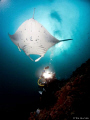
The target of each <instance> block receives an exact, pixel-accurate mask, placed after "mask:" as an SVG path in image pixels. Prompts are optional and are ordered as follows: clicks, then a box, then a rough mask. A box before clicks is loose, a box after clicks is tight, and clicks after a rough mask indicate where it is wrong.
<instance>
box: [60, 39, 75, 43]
mask: <svg viewBox="0 0 90 120" xmlns="http://www.w3.org/2000/svg"><path fill="white" fill-rule="evenodd" d="M68 40H73V39H65V40H60V42H63V41H68Z"/></svg>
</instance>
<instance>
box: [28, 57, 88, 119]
mask: <svg viewBox="0 0 90 120" xmlns="http://www.w3.org/2000/svg"><path fill="white" fill-rule="evenodd" d="M89 81H90V59H89V60H88V61H87V62H86V63H84V64H82V65H81V67H79V68H77V69H76V71H74V72H73V74H72V76H71V77H70V79H69V80H68V82H67V83H66V84H65V85H64V86H63V87H61V88H60V89H59V90H57V91H56V92H55V93H54V96H55V98H57V100H56V103H54V104H53V105H51V106H49V107H48V108H47V107H44V108H43V109H40V113H39V114H36V112H32V113H30V118H29V119H28V120H72V119H76V117H77V118H78V119H81V118H82V119H89V108H90V107H89V102H90V96H89V95H90V89H89ZM51 101H53V99H51Z"/></svg>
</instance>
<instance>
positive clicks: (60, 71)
mask: <svg viewBox="0 0 90 120" xmlns="http://www.w3.org/2000/svg"><path fill="white" fill-rule="evenodd" d="M34 8H36V10H35V20H37V21H38V22H39V23H41V24H42V25H43V26H44V27H45V28H46V29H47V30H48V31H49V32H50V33H51V34H52V35H53V36H54V37H56V38H57V39H68V38H71V39H73V40H72V41H67V42H63V43H59V44H57V45H55V46H54V47H52V48H51V49H50V50H48V51H47V53H46V54H45V56H44V57H43V58H42V59H41V60H40V61H39V62H36V63H35V62H33V61H31V60H30V59H29V57H28V56H26V55H25V53H24V52H23V51H22V52H19V50H18V48H17V46H16V45H15V44H14V43H13V42H12V41H11V40H10V38H9V36H8V33H9V34H14V33H15V32H16V30H17V29H18V27H19V26H20V25H21V24H22V23H23V22H24V21H25V20H27V19H30V18H32V16H33V9H34ZM89 58H90V0H42V1H41V0H26V1H24V0H18V1H15V0H0V96H1V97H0V98H1V103H2V104H1V105H0V107H1V111H4V112H7V111H9V110H10V111H11V110H13V111H16V110H17V109H18V106H19V109H20V110H21V106H23V105H24V106H25V107H27V106H29V107H28V108H27V109H28V110H27V113H28V114H29V109H30V111H31V110H33V105H32V107H31V108H32V109H31V108H30V105H31V104H32V103H34V102H36V101H38V97H39V95H38V85H37V80H38V77H39V76H40V74H41V72H42V70H43V68H44V67H46V66H48V65H49V66H50V70H51V71H54V72H55V73H56V77H57V79H59V80H62V78H64V79H67V78H69V77H70V75H71V74H72V72H73V71H74V70H75V69H76V68H77V67H79V66H80V65H81V64H82V63H84V62H85V61H87V60H88V59H89ZM36 107H37V106H36Z"/></svg>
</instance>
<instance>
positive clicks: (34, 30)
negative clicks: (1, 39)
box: [9, 18, 72, 62]
mask: <svg viewBox="0 0 90 120" xmlns="http://www.w3.org/2000/svg"><path fill="white" fill-rule="evenodd" d="M9 37H10V39H11V40H12V42H13V43H14V44H15V45H16V46H17V47H18V48H19V51H21V50H20V49H22V50H23V51H24V52H25V53H26V55H27V56H29V57H30V54H35V55H40V57H39V58H38V59H36V60H35V62H37V61H39V60H40V59H41V58H42V57H43V56H44V54H45V53H46V52H47V50H48V49H49V48H50V47H52V46H54V45H55V44H57V43H58V42H61V41H63V40H58V39H56V38H55V37H53V36H52V35H51V34H50V33H49V32H48V31H47V30H46V29H45V28H44V27H43V26H42V25H41V24H40V23H39V22H37V21H36V20H35V19H33V18H31V19H29V20H26V21H25V22H24V23H22V25H21V26H20V27H19V28H18V29H17V31H16V32H15V34H13V35H10V34H9ZM67 40H72V39H67ZM64 41H66V40H64ZM30 59H31V60H33V59H32V58H31V57H30Z"/></svg>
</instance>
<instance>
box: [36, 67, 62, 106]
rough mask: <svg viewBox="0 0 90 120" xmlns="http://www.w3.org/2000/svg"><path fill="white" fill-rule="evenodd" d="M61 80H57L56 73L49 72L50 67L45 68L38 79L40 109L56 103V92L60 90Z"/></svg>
mask: <svg viewBox="0 0 90 120" xmlns="http://www.w3.org/2000/svg"><path fill="white" fill-rule="evenodd" d="M59 82H60V81H59V80H57V79H56V77H55V73H53V72H50V71H49V66H47V67H45V68H44V69H43V71H42V73H41V76H40V77H39V79H38V82H37V83H38V86H39V89H40V90H39V91H38V92H39V94H40V106H39V107H40V108H43V107H45V106H46V107H48V106H49V105H52V104H53V103H54V102H55V101H56V97H55V95H54V94H55V92H56V91H57V90H58V89H59V86H58V85H59Z"/></svg>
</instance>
